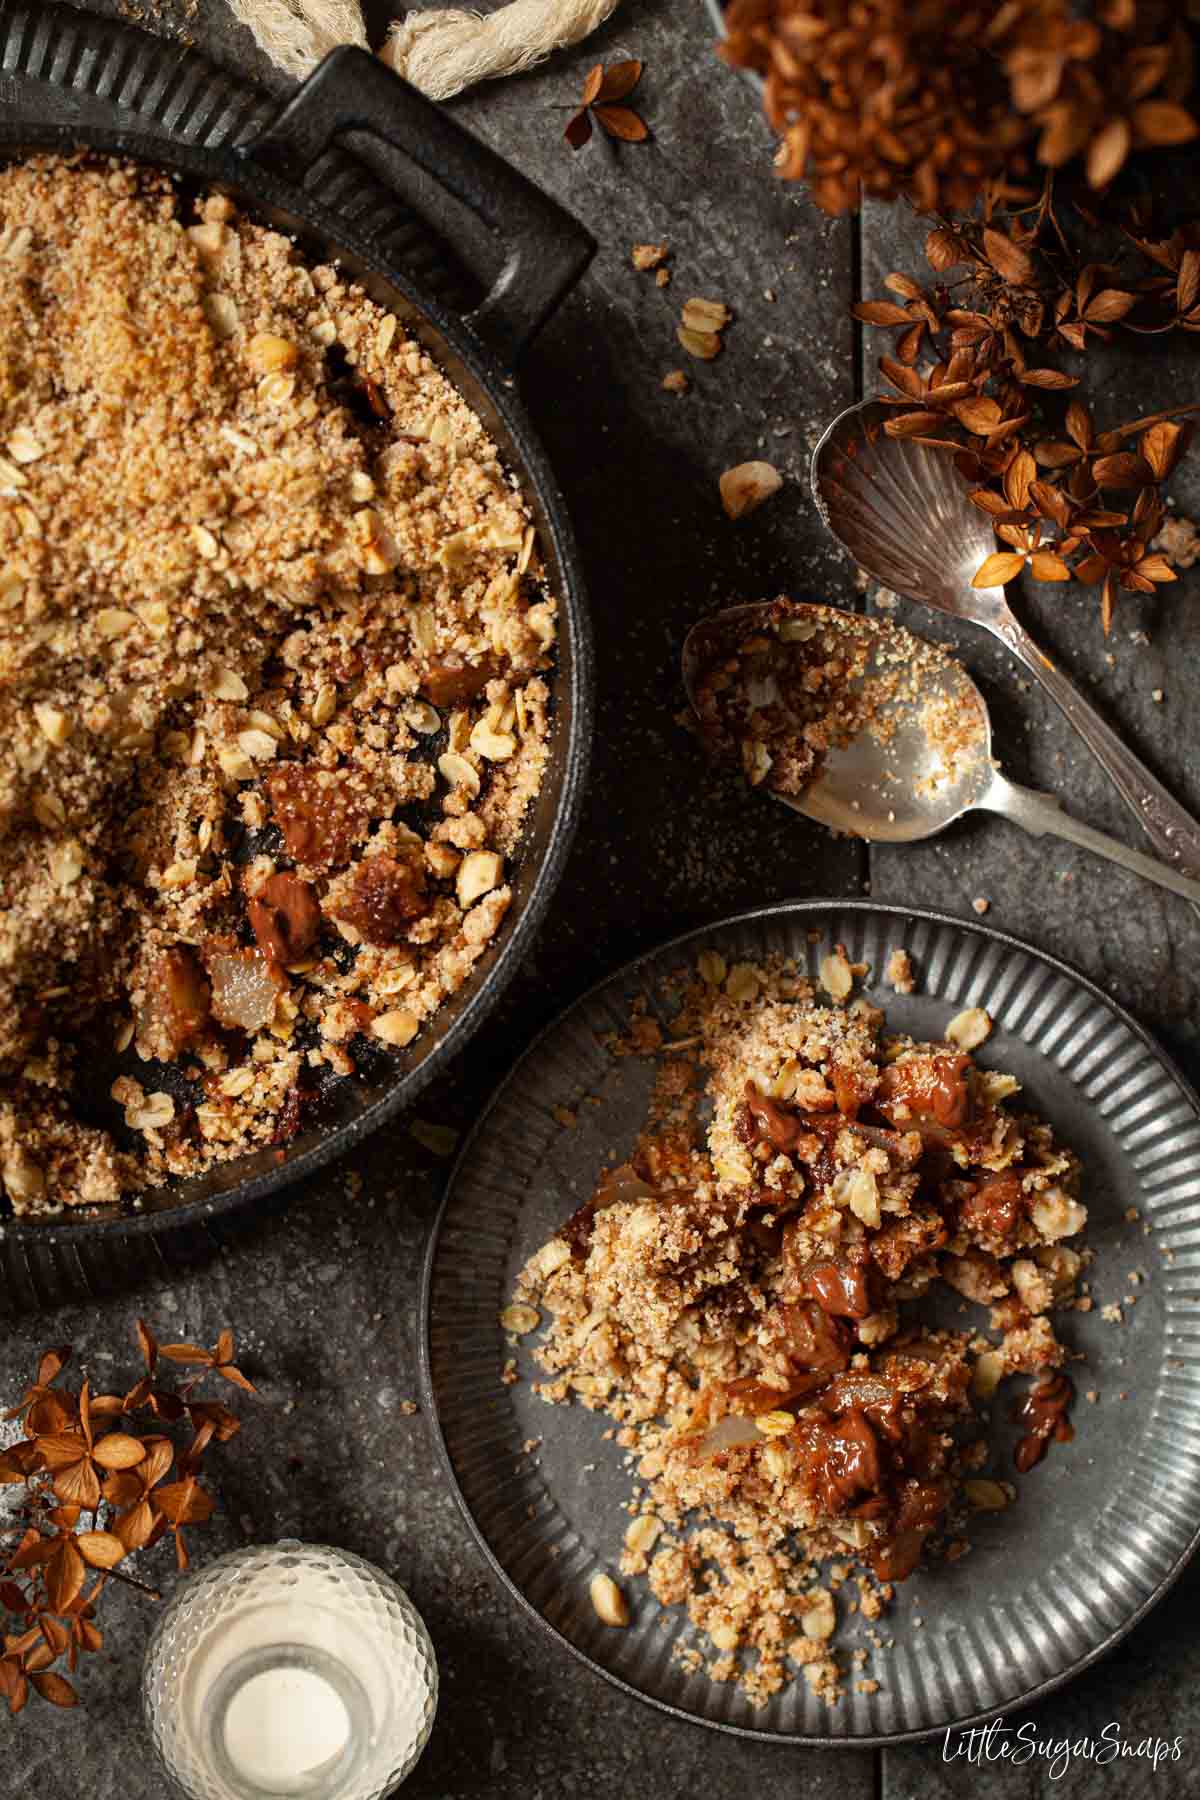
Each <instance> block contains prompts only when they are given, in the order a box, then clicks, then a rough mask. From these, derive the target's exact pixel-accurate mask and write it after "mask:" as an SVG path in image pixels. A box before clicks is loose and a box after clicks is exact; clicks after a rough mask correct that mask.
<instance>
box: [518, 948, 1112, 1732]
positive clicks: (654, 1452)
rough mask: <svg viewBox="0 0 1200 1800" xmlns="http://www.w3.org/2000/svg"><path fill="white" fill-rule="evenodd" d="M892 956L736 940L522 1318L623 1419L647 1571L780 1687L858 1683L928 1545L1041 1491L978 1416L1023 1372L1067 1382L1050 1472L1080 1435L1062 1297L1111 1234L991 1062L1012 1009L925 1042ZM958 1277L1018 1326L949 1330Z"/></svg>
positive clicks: (956, 1539) (562, 1397)
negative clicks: (946, 1310) (885, 972)
mask: <svg viewBox="0 0 1200 1800" xmlns="http://www.w3.org/2000/svg"><path fill="white" fill-rule="evenodd" d="M865 973H866V970H865V969H864V968H863V967H862V966H856V965H853V964H851V963H850V962H849V961H848V959H847V958H846V956H845V954H844V952H842V951H841V950H840V949H838V950H835V951H833V952H832V953H830V954H829V955H827V956H825V957H824V958H823V959H822V960H821V964H820V971H819V979H820V987H819V988H818V987H815V986H814V985H813V984H812V983H810V982H808V981H807V980H805V979H802V978H800V977H799V976H798V974H797V973H796V970H795V967H794V965H792V964H790V963H787V962H784V961H782V960H779V961H775V962H772V963H770V964H759V963H748V962H744V963H738V964H735V965H733V966H732V967H729V966H728V965H727V963H726V960H725V958H724V957H723V956H722V955H720V954H719V953H718V952H716V951H713V950H706V951H704V952H703V953H702V954H701V955H700V957H699V959H698V963H697V968H696V970H695V971H694V972H689V973H688V974H687V975H686V976H684V977H681V980H682V982H683V987H682V1003H681V1006H680V1010H679V1013H678V1016H677V1018H676V1019H675V1021H674V1025H673V1031H674V1033H675V1035H674V1037H673V1038H671V1039H669V1040H668V1041H667V1042H666V1043H665V1044H664V1043H663V1042H662V1038H661V1033H660V1032H659V1030H658V1028H657V1026H656V1025H655V1023H654V1021H653V1020H651V1019H649V1018H647V1017H646V1016H645V1014H644V1013H643V1014H642V1015H641V1016H640V1017H639V1018H638V1019H636V1020H635V1021H634V1026H633V1028H632V1030H631V1032H630V1036H629V1040H628V1043H627V1044H626V1046H625V1048H626V1049H627V1051H628V1052H629V1053H646V1052H653V1051H655V1050H656V1049H660V1050H661V1051H662V1054H661V1057H660V1060H659V1067H658V1073H657V1078H656V1084H655V1089H654V1095H653V1099H652V1103H651V1108H650V1116H649V1118H648V1120H647V1122H646V1125H645V1128H644V1130H643V1132H642V1134H641V1135H640V1137H639V1139H638V1142H637V1145H636V1148H635V1149H634V1151H633V1154H632V1156H631V1157H630V1159H629V1161H628V1162H627V1163H624V1164H622V1165H620V1166H619V1167H616V1168H612V1169H606V1170H605V1171H604V1172H603V1173H602V1174H601V1176H600V1179H599V1182H598V1185H597V1187H596V1191H595V1193H594V1195H593V1196H592V1198H591V1199H590V1200H588V1201H587V1202H586V1203H585V1205H584V1206H582V1207H581V1208H580V1209H579V1210H578V1211H577V1212H576V1213H575V1214H574V1215H573V1216H572V1217H571V1218H570V1219H568V1220H567V1221H566V1222H565V1224H564V1225H563V1226H562V1228H561V1229H560V1230H559V1231H558V1233H557V1234H556V1235H555V1236H554V1237H553V1238H552V1239H551V1240H550V1241H549V1242H548V1243H546V1244H545V1245H543V1246H542V1248H541V1249H540V1250H538V1251H537V1252H536V1253H535V1254H534V1255H533V1256H532V1257H531V1258H530V1260H529V1261H528V1263H527V1264H526V1266H525V1268H524V1269H523V1270H522V1272H521V1274H520V1277H519V1279H518V1281H517V1285H516V1290H515V1293H514V1296H513V1303H512V1305H511V1306H510V1307H508V1308H506V1309H505V1312H504V1313H503V1314H502V1315H501V1324H502V1326H503V1327H504V1328H505V1329H506V1330H508V1331H509V1332H510V1333H512V1334H514V1335H515V1336H523V1335H525V1334H527V1333H530V1332H532V1331H534V1330H535V1329H537V1328H538V1327H539V1326H540V1325H541V1324H542V1323H543V1320H544V1318H545V1316H546V1315H549V1317H548V1324H547V1328H546V1330H545V1333H544V1336H543V1337H542V1338H541V1340H540V1342H539V1343H538V1345H537V1348H536V1351H535V1359H536V1362H537V1363H538V1365H539V1366H540V1369H541V1374H540V1376H539V1377H538V1378H537V1379H536V1381H535V1388H536V1390H537V1391H538V1392H539V1393H540V1394H541V1395H542V1396H543V1397H544V1398H545V1399H547V1400H548V1401H551V1402H567V1401H570V1400H578V1401H580V1402H581V1403H582V1404H583V1405H584V1406H586V1407H589V1408H591V1409H593V1410H598V1411H602V1412H604V1413H606V1414H607V1415H608V1416H609V1418H611V1419H612V1420H613V1421H614V1424H615V1426H616V1428H617V1429H616V1439H617V1442H618V1444H619V1445H620V1446H621V1447H622V1448H623V1449H625V1450H626V1451H627V1452H628V1455H629V1461H630V1465H631V1467H632V1470H633V1472H634V1474H635V1477H636V1486H635V1489H634V1493H633V1497H632V1498H631V1500H630V1503H629V1510H630V1512H631V1514H632V1515H633V1518H632V1522H631V1524H630V1525H629V1527H628V1530H627V1531H626V1533H625V1541H624V1549H623V1552H622V1555H621V1561H620V1568H621V1571H622V1573H624V1574H625V1575H627V1576H630V1577H645V1578H646V1580H647V1581H648V1584H649V1587H650V1590H651V1592H652V1593H653V1595H654V1596H655V1598H656V1599H657V1600H658V1601H659V1602H660V1603H661V1604H663V1605H681V1606H686V1608H687V1610H688V1613H689V1615H690V1618H691V1621H692V1623H693V1624H694V1626H696V1627H697V1628H698V1631H699V1633H700V1634H702V1637H703V1638H704V1639H707V1645H708V1656H709V1660H708V1661H707V1663H706V1664H705V1666H707V1668H708V1671H709V1673H710V1674H711V1675H712V1676H713V1678H714V1679H717V1680H736V1681H738V1682H739V1683H740V1684H741V1685H742V1687H743V1688H744V1689H745V1691H746V1692H747V1694H748V1695H749V1696H750V1698H751V1699H752V1700H754V1701H755V1702H757V1703H762V1702H764V1701H765V1700H766V1699H768V1698H769V1697H770V1695H771V1694H773V1693H775V1692H777V1691H778V1690H779V1688H780V1687H781V1686H782V1685H783V1684H784V1683H785V1682H786V1681H787V1680H789V1679H791V1678H792V1676H793V1675H794V1673H795V1672H796V1670H797V1669H803V1671H804V1674H805V1678H806V1679H807V1680H808V1681H809V1683H810V1684H811V1686H812V1687H813V1689H814V1691H815V1692H816V1693H818V1694H819V1695H820V1696H821V1697H823V1698H824V1699H826V1700H828V1701H830V1702H833V1701H836V1699H837V1698H838V1696H839V1694H840V1692H841V1686H842V1675H843V1673H844V1668H843V1667H842V1666H840V1665H839V1663H838V1661H837V1657H836V1654H835V1652H834V1650H833V1649H832V1647H831V1640H832V1638H833V1636H834V1633H835V1629H836V1626H837V1622H838V1617H839V1613H840V1614H841V1617H842V1620H843V1622H844V1621H845V1618H846V1616H847V1614H848V1613H851V1612H853V1613H856V1614H857V1615H859V1616H860V1617H862V1618H866V1619H874V1618H877V1617H878V1616H880V1614H881V1613H882V1611H883V1610H884V1608H885V1607H886V1605H887V1604H888V1601H889V1600H890V1599H891V1598H892V1595H893V1590H894V1584H895V1583H896V1582H898V1581H902V1580H904V1579H905V1578H906V1577H907V1576H908V1575H909V1574H910V1573H911V1572H912V1571H913V1569H914V1568H916V1567H917V1565H918V1563H919V1562H921V1561H922V1560H923V1559H930V1558H932V1557H934V1556H947V1557H951V1558H953V1557H955V1556H957V1555H960V1554H962V1553H963V1551H964V1550H965V1549H966V1548H967V1540H966V1539H965V1537H964V1536H963V1535H962V1526H963V1522H964V1519H965V1517H966V1515H967V1513H968V1512H969V1511H971V1510H980V1511H995V1510H999V1509H1001V1508H1003V1507H1005V1506H1007V1505H1008V1504H1009V1503H1010V1501H1011V1500H1012V1499H1013V1498H1014V1497H1015V1489H1014V1487H1013V1486H1012V1484H1011V1483H1010V1482H1008V1481H1006V1480H1000V1479H997V1478H995V1477H993V1476H989V1475H987V1474H986V1472H985V1469H986V1463H987V1460H988V1454H989V1453H988V1448H987V1445H986V1442H985V1439H984V1437H983V1435H982V1430H981V1421H980V1418H979V1414H978V1410H977V1409H978V1407H979V1406H980V1405H981V1404H986V1403H987V1402H988V1401H990V1400H991V1399H992V1397H993V1396H994V1395H995V1394H996V1391H997V1388H998V1386H999V1384H1000V1382H1001V1381H1002V1380H1003V1379H1004V1378H1005V1377H1007V1376H1010V1375H1015V1374H1018V1373H1025V1374H1030V1375H1033V1376H1035V1377H1037V1378H1038V1380H1037V1383H1036V1385H1035V1386H1034V1387H1033V1388H1032V1390H1031V1392H1030V1393H1029V1394H1028V1395H1027V1396H1026V1398H1025V1401H1024V1403H1023V1406H1022V1410H1021V1415H1020V1416H1021V1418H1022V1421H1023V1429H1024V1436H1023V1437H1022V1439H1021V1442H1020V1444H1019V1445H1018V1449H1017V1453H1016V1461H1017V1467H1018V1469H1020V1470H1025V1469H1028V1468H1030V1467H1031V1466H1032V1465H1033V1463H1034V1462H1035V1461H1037V1460H1038V1459H1039V1458H1040V1456H1041V1455H1042V1453H1043V1452H1044V1450H1045V1448H1046V1445H1047V1444H1048V1442H1049V1441H1050V1440H1051V1439H1052V1438H1054V1437H1059V1438H1064V1437H1068V1436H1070V1435H1071V1427H1070V1424H1069V1421H1068V1419H1067V1406H1068V1404H1069V1402H1070V1399H1071V1397H1072V1393H1073V1389H1072V1384H1071V1382H1070V1380H1069V1378H1068V1377H1067V1376H1066V1374H1065V1373H1064V1372H1063V1364H1064V1361H1065V1358H1066V1352H1065V1351H1064V1348H1063V1346H1062V1344H1061V1343H1060V1342H1059V1340H1058V1338H1057V1336H1056V1334H1055V1331H1054V1327H1053V1324H1052V1322H1051V1314H1052V1312H1053V1311H1054V1309H1056V1308H1058V1307H1061V1306H1065V1305H1070V1304H1073V1302H1074V1296H1075V1292H1076V1281H1077V1277H1078V1276H1079V1273H1080V1269H1081V1267H1082V1264H1083V1262H1084V1260H1085V1257H1086V1252H1082V1253H1081V1251H1079V1250H1077V1249H1073V1248H1071V1247H1070V1246H1069V1244H1068V1243H1067V1240H1068V1239H1071V1238H1075V1237H1077V1235H1078V1234H1079V1232H1080V1231H1081V1230H1082V1229H1083V1227H1084V1225H1085V1223H1086V1219H1087V1213H1086V1209H1085V1208H1084V1206H1083V1205H1082V1204H1081V1203H1080V1201H1079V1199H1078V1197H1077V1196H1078V1187H1079V1177H1080V1168H1079V1164H1078V1162H1077V1159H1076V1158H1075V1157H1074V1156H1073V1155H1072V1153H1071V1152H1070V1151H1069V1150H1066V1149H1064V1148H1062V1147H1061V1146H1059V1145H1058V1144H1056V1142H1055V1140H1054V1137H1053V1134H1052V1132H1051V1130H1050V1128H1049V1126H1047V1125H1046V1124H1044V1123H1043V1122H1042V1121H1040V1120H1039V1119H1037V1118H1035V1117H1033V1116H1032V1115H1030V1114H1029V1113H1027V1112H1023V1111H1020V1110H1018V1109H1017V1107H1016V1106H1015V1105H1014V1104H1012V1103H1013V1102H1015V1100H1016V1096H1017V1094H1018V1092H1019V1089H1018V1084H1017V1082H1016V1081H1015V1080H1014V1079H1013V1077H1012V1076H1010V1075H1006V1074H1002V1073H998V1072H995V1071H992V1070H988V1069H984V1068H982V1067H980V1066H979V1064H977V1063H976V1062H975V1060H974V1058H973V1055H972V1050H973V1049H975V1048H978V1047H979V1046H980V1045H981V1044H982V1043H983V1042H984V1041H985V1039H986V1036H987V1034H988V1032H989V1031H990V1025H991V1022H990V1020H989V1019H988V1016H987V1014H986V1013H984V1012H983V1011H982V1010H981V1009H979V1008H969V1009H967V1010H966V1011H965V1012H963V1013H960V1014H959V1015H958V1016H957V1017H956V1018H955V1019H953V1020H951V1021H949V1023H948V1025H947V1030H946V1037H945V1039H944V1040H942V1041H939V1042H936V1043H917V1042H914V1041H913V1040H912V1039H910V1038H907V1037H903V1036H898V1035H895V1034H892V1033H889V1032H888V1030H887V1028H886V1022H885V1018H884V1014H883V1013H882V1012H881V1011H880V1010H879V1009H878V1008H876V1007H874V1006H873V1005H871V1004H870V1003H869V1001H868V1000H867V999H866V997H865V996H863V995H861V994H860V995H858V996H857V997H856V996H855V994H854V992H853V988H854V982H855V978H856V977H859V976H862V975H863V974H865ZM939 1287H941V1288H943V1289H946V1288H948V1289H949V1290H951V1292H952V1294H957V1295H959V1296H962V1297H963V1298H964V1299H965V1300H967V1301H970V1302H974V1303H975V1304H976V1305H978V1306H980V1307H983V1308H985V1309H987V1323H988V1328H989V1329H990V1331H991V1333H992V1335H991V1336H989V1335H988V1334H987V1331H986V1330H984V1329H982V1328H980V1329H971V1330H948V1329H943V1328H934V1327H932V1326H930V1325H928V1324H926V1323H923V1322H922V1321H921V1318H920V1309H917V1308H914V1307H913V1306H912V1305H911V1304H910V1303H912V1302H916V1301H919V1300H920V1299H921V1297H922V1296H923V1295H926V1294H929V1293H931V1292H932V1291H933V1290H935V1289H937V1288H939ZM608 1605H609V1611H610V1612H611V1611H612V1610H613V1608H612V1602H611V1596H609V1597H608ZM601 1616H602V1617H604V1616H606V1615H605V1614H604V1613H603V1612H602V1613H601ZM610 1622H611V1621H610ZM684 1654H685V1656H686V1657H688V1658H689V1659H690V1661H691V1666H694V1667H699V1666H701V1663H702V1662H703V1661H704V1658H703V1657H702V1655H701V1652H700V1651H699V1650H698V1649H697V1648H696V1647H695V1645H693V1646H692V1647H691V1648H690V1649H689V1650H687V1651H686V1652H685V1653H684ZM860 1655H861V1653H859V1652H856V1653H855V1656H856V1659H857V1658H859V1657H860ZM861 1666H862V1664H861V1660H856V1661H855V1667H857V1668H861Z"/></svg>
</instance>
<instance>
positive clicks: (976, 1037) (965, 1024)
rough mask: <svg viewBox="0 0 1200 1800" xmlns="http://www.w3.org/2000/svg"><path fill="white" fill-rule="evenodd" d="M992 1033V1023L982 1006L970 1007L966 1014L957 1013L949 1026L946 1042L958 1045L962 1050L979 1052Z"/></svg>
mask: <svg viewBox="0 0 1200 1800" xmlns="http://www.w3.org/2000/svg"><path fill="white" fill-rule="evenodd" d="M991 1032H992V1021H991V1019H990V1017H989V1016H988V1014H987V1013H986V1012H984V1010H983V1008H982V1006H968V1007H967V1008H966V1010H965V1011H964V1012H960V1013H956V1014H955V1015H954V1017H953V1018H952V1019H951V1021H950V1023H949V1024H948V1025H947V1027H946V1041H947V1042H948V1043H951V1044H957V1045H958V1047H959V1049H960V1050H978V1048H979V1046H980V1044H982V1043H983V1042H984V1041H985V1039H987V1038H989V1037H990V1036H991Z"/></svg>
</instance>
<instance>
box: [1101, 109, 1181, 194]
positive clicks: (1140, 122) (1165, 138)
mask: <svg viewBox="0 0 1200 1800" xmlns="http://www.w3.org/2000/svg"><path fill="white" fill-rule="evenodd" d="M1133 128H1134V130H1135V131H1136V132H1137V135H1138V139H1139V141H1140V142H1141V143H1143V144H1147V145H1149V146H1150V147H1151V148H1153V149H1161V148H1162V147H1163V146H1164V145H1168V144H1190V143H1191V141H1192V139H1193V138H1194V137H1195V135H1196V129H1197V127H1196V121H1195V119H1193V117H1192V115H1191V113H1190V112H1188V110H1187V108H1186V107H1183V106H1175V105H1173V104H1172V102H1171V101H1170V100H1143V101H1142V103H1141V105H1140V106H1135V107H1134V109H1133ZM1097 185H1099V184H1098V183H1093V186H1097Z"/></svg>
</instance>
